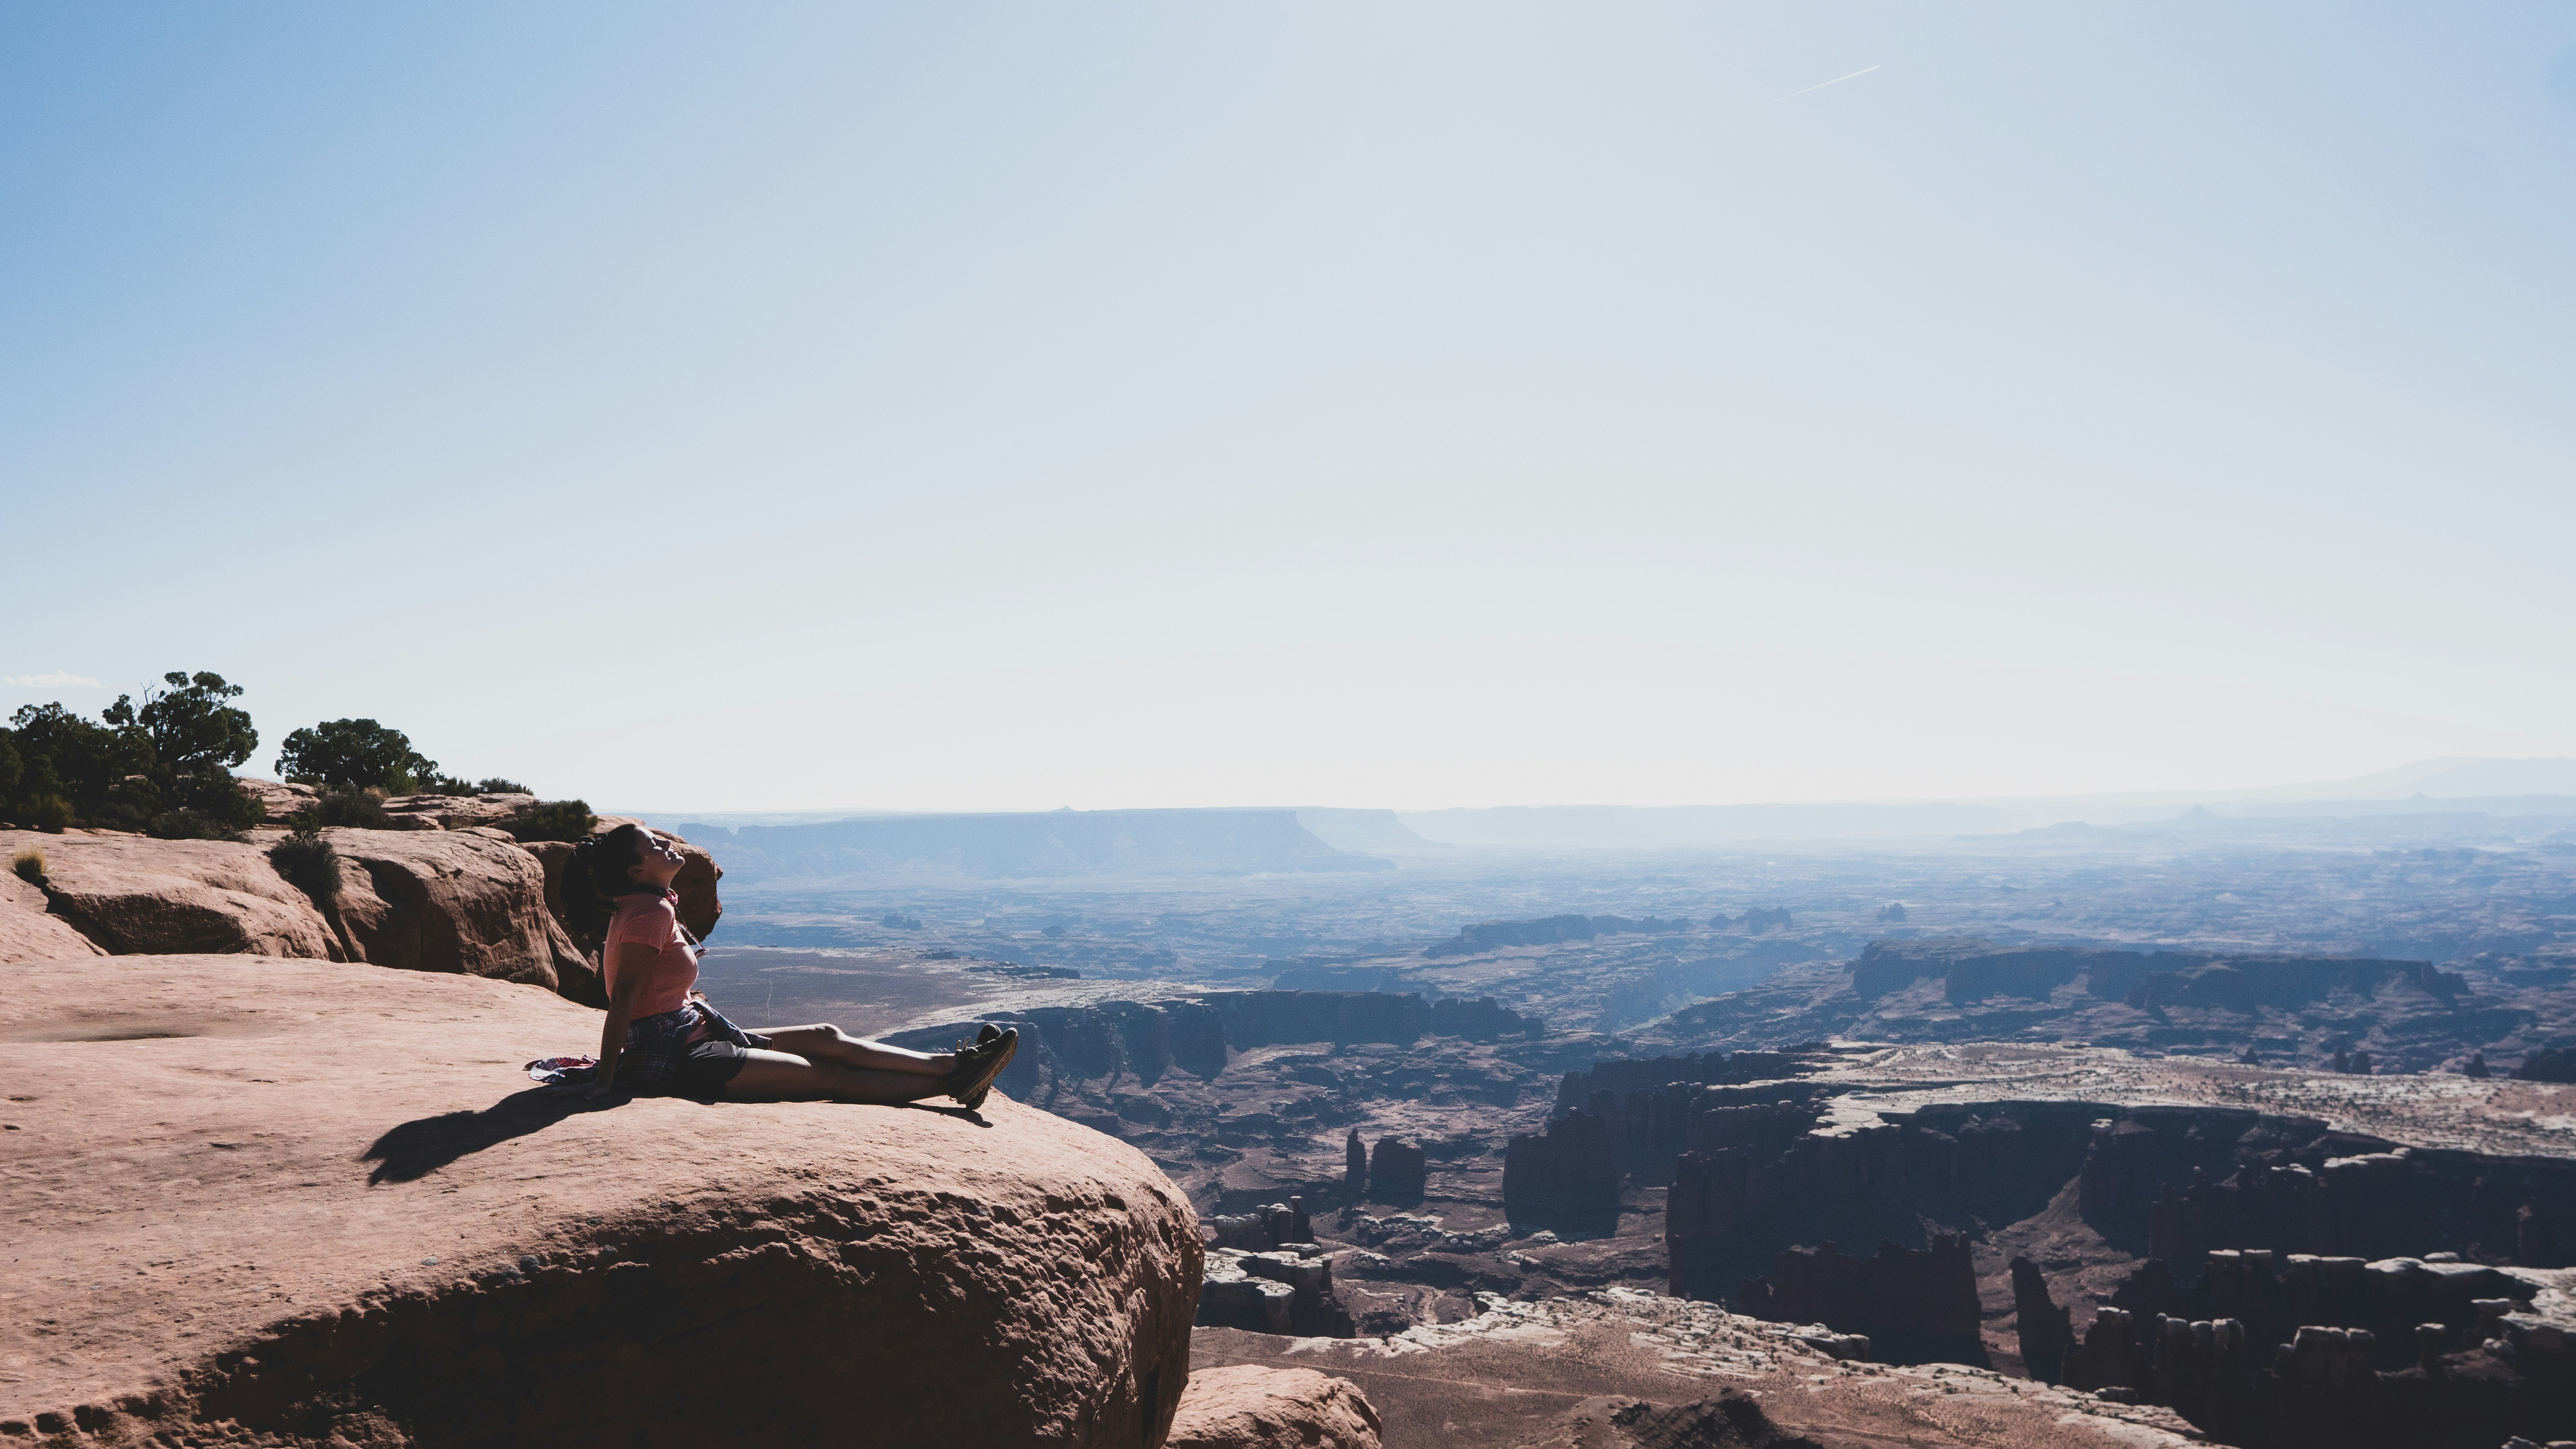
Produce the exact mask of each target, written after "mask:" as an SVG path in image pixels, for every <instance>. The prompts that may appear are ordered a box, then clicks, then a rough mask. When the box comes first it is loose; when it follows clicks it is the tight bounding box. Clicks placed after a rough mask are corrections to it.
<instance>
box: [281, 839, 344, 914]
mask: <svg viewBox="0 0 2576 1449" xmlns="http://www.w3.org/2000/svg"><path fill="white" fill-rule="evenodd" d="M268 863H269V864H270V865H272V866H275V867H276V868H277V873H278V875H279V876H280V877H282V878H283V879H284V880H285V881H286V883H287V884H288V885H291V886H293V887H295V888H296V889H297V890H300V891H302V892H304V893H305V894H306V895H308V896H311V897H312V898H313V899H315V900H316V901H327V900H331V899H333V898H334V897H336V896H338V895H339V894H340V852H338V851H337V850H334V849H332V848H331V842H329V841H327V840H324V839H323V838H322V837H321V836H319V835H316V834H314V833H312V832H310V831H298V832H297V833H295V834H293V835H290V836H288V837H286V838H285V839H284V840H281V841H279V842H277V843H276V844H275V845H272V846H270V847H269V848H268Z"/></svg>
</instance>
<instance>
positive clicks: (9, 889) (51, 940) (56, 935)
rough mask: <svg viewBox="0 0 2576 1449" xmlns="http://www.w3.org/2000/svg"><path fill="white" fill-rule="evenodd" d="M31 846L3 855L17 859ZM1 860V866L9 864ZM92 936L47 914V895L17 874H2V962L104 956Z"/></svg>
mask: <svg viewBox="0 0 2576 1449" xmlns="http://www.w3.org/2000/svg"><path fill="white" fill-rule="evenodd" d="M29 848H31V847H28V846H24V845H20V846H13V847H10V848H8V849H7V850H6V851H5V852H0V855H5V856H6V857H8V858H12V859H14V858H15V857H16V855H17V854H18V852H19V851H22V850H26V849H29ZM6 863H7V861H6V860H0V864H6ZM106 954H107V952H106V951H104V950H103V949H101V948H100V947H99V946H98V945H97V944H96V943H95V942H93V941H91V940H90V938H89V937H87V936H84V935H82V934H81V933H80V932H78V931H75V930H73V929H72V928H71V923H70V922H68V921H65V920H64V919H63V918H62V917H60V916H55V915H48V914H46V910H45V893H44V892H43V891H41V890H39V889H37V888H36V887H34V886H32V885H29V884H28V883H27V882H25V881H23V880H20V879H19V878H18V876H17V873H16V872H15V871H9V872H6V873H0V963H6V962H10V961H49V960H54V959H57V958H60V957H65V956H104V955H106Z"/></svg>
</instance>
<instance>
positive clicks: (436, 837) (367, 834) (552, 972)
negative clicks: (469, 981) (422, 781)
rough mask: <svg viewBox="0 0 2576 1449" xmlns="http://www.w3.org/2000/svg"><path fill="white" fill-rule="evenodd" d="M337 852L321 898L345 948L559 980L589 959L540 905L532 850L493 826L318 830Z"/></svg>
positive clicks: (481, 972)
mask: <svg viewBox="0 0 2576 1449" xmlns="http://www.w3.org/2000/svg"><path fill="white" fill-rule="evenodd" d="M322 835H323V838H324V839H326V840H328V841H330V842H331V845H332V848H333V849H335V850H337V851H338V852H339V855H340V895H339V898H338V899H337V900H336V901H333V902H329V903H327V904H328V906H329V907H330V909H329V911H328V912H327V914H329V915H331V916H334V917H336V919H335V920H334V922H333V924H335V925H336V926H339V927H341V928H342V929H343V935H342V937H341V939H342V942H343V945H344V946H345V947H349V948H353V949H350V950H349V951H348V954H349V955H350V956H352V957H354V958H355V959H357V960H361V961H365V962H368V963H370V964H372V965H377V966H392V967H396V968H398V969H401V970H405V971H454V972H459V973H462V974H464V975H468V976H493V977H498V978H500V979H502V980H505V981H524V982H527V983H529V984H530V985H535V986H542V987H545V988H546V989H547V990H549V991H552V990H558V989H561V988H562V987H563V986H564V984H565V982H566V981H567V979H577V978H578V976H579V975H580V974H583V973H587V972H588V970H589V966H588V964H587V963H586V962H584V961H583V960H582V958H581V954H580V952H578V951H577V950H575V949H574V947H573V944H572V939H571V938H570V937H569V936H567V935H565V934H564V930H563V927H562V925H561V924H560V923H559V922H557V921H556V919H555V916H554V914H553V912H551V911H549V910H547V909H546V906H545V873H544V870H543V868H542V867H540V866H539V865H538V863H537V861H536V858H535V857H533V856H531V855H529V854H528V852H527V851H526V850H524V849H521V848H520V846H519V844H518V843H517V842H516V841H513V840H511V839H510V838H509V837H508V836H506V835H503V834H502V833H501V832H499V831H497V830H482V829H468V830H438V831H417V832H415V831H400V832H397V831H386V830H326V831H324V832H322Z"/></svg>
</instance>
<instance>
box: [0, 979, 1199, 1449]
mask: <svg viewBox="0 0 2576 1449" xmlns="http://www.w3.org/2000/svg"><path fill="white" fill-rule="evenodd" d="M9 976H10V990H9V991H8V992H7V993H5V994H0V1099H5V1100H0V1222H5V1223H6V1225H7V1244H6V1246H7V1252H6V1253H5V1254H0V1259H5V1261H0V1445H5V1444H7V1443H9V1442H12V1441H13V1439H14V1440H20V1441H23V1440H26V1439H28V1438H30V1437H32V1436H44V1435H52V1434H57V1433H64V1434H70V1433H74V1432H76V1431H85V1432H87V1433H89V1434H92V1435H95V1436H98V1438H99V1439H101V1440H103V1441H112V1440H114V1439H116V1438H118V1437H119V1436H123V1437H126V1438H141V1437H147V1436H150V1435H155V1434H164V1433H166V1434H169V1435H171V1436H173V1442H175V1441H176V1439H177V1438H181V1437H185V1436H189V1435H196V1436H199V1437H202V1438H207V1439H222V1438H252V1439H256V1440H257V1441H258V1442H262V1443H270V1444H310V1445H317V1446H318V1445H323V1444H408V1443H460V1442H469V1441H471V1442H485V1443H529V1444H566V1445H573V1444H591V1443H608V1442H615V1443H618V1444H627V1443H636V1442H647V1441H648V1440H649V1442H652V1443H657V1444H658V1443H709V1444H714V1443H743V1442H753V1441H758V1442H763V1443H779V1444H805V1443H821V1442H826V1441H829V1442H832V1443H836V1444H837V1443H887V1444H929V1443H945V1444H1049V1445H1094V1444H1098V1445H1111V1444H1115V1445H1121V1446H1130V1445H1137V1444H1153V1443H1157V1442H1159V1441H1160V1440H1161V1438H1162V1435H1163V1432H1164V1431H1165V1429H1166V1427H1167V1425H1168V1423H1169V1419H1170V1415H1171V1413H1172V1410H1173V1408H1174V1406H1175V1405H1176V1404H1177V1403H1178V1401H1179V1398H1180V1394H1181V1390H1182V1386H1183V1383H1184V1381H1185V1380H1186V1377H1187V1374H1188V1353H1189V1339H1190V1320H1191V1317H1192V1315H1193V1312H1194V1310H1195V1307H1196V1302H1197V1294H1198V1284H1199V1278H1200V1274H1201V1250H1200V1247H1199V1237H1198V1230H1197V1224H1196V1222H1195V1220H1194V1219H1193V1218H1192V1216H1191V1213H1190V1210H1189V1207H1188V1204H1187V1203H1186V1202H1185V1201H1184V1200H1183V1199H1182V1198H1181V1196H1180V1194H1179V1193H1178V1192H1177V1191H1175V1190H1174V1189H1173V1188H1172V1187H1171V1185H1170V1184H1169V1183H1168V1182H1167V1181H1166V1180H1165V1179H1164V1177H1163V1175H1162V1174H1161V1173H1160V1172H1158V1171H1157V1170H1155V1168H1154V1166H1153V1165H1152V1164H1151V1163H1150V1162H1148V1161H1147V1160H1146V1159H1145V1158H1144V1157H1143V1156H1142V1155H1140V1154H1139V1153H1137V1152H1136V1151H1135V1150H1134V1149H1132V1148H1129V1147H1127V1146H1125V1145H1124V1144H1121V1143H1119V1142H1117V1141H1115V1140H1113V1139H1111V1138H1107V1137H1103V1136H1101V1135H1099V1134H1097V1133H1094V1132H1091V1131H1089V1130H1087V1129H1084V1128H1081V1127H1077V1126H1075V1125H1073V1124H1071V1123H1068V1122H1065V1121H1063V1120H1062V1119H1060V1118H1056V1117H1053V1116H1050V1115H1048V1114H1046V1113H1043V1112H1039V1111H1036V1110H1034V1109H1030V1108H1026V1107H1022V1106H1019V1105H1017V1104H1015V1103H1012V1102H1009V1101H1008V1100H1006V1099H1003V1098H1001V1097H999V1096H998V1095H997V1096H996V1097H995V1098H994V1099H993V1100H992V1101H991V1102H990V1103H988V1104H987V1106H986V1108H985V1110H984V1113H983V1116H982V1120H980V1121H979V1120H976V1119H975V1118H972V1117H970V1116H968V1115H966V1114H963V1113H958V1112H941V1111H928V1110H919V1109H899V1108H886V1107H859V1106H844V1105H835V1104H828V1103H781V1104H758V1105H751V1104H730V1103H728V1104H719V1105H714V1106H701V1105H698V1104H695V1103H691V1102H686V1101H680V1100H676V1099H671V1098H645V1099H636V1100H630V1101H625V1102H621V1103H617V1104H615V1105H604V1106H603V1105H596V1104H584V1103H580V1102H577V1101H576V1102H565V1101H562V1100H559V1099H553V1098H549V1097H546V1096H545V1095H543V1094H542V1093H541V1092H538V1091H536V1090H534V1089H532V1088H531V1086H530V1084H529V1083H528V1081H527V1078H526V1077H525V1075H524V1074H523V1073H522V1072H521V1070H520V1068H521V1066H522V1064H523V1063H525V1062H526V1061H528V1060H529V1059H530V1058H533V1057H538V1056H543V1055H551V1054H554V1053H558V1052H572V1051H581V1050H585V1049H589V1048H590V1047H592V1046H593V1045H594V1039H595V1037H596V1035H597V1022H598V1018H597V1016H596V1015H594V1014H593V1013H591V1012H589V1011H588V1010H586V1009H584V1008H582V1007H579V1006H576V1005H574V1004H572V1003H570V1002H567V1001H564V1000H562V999H561V998H559V997H556V996H553V995H551V994H549V993H547V992H545V991H542V990H539V989H537V988H534V987H530V986H525V985H517V984H512V983H508V982H502V981H495V980H490V979H485V978H479V977H473V976H460V975H439V974H429V973H421V972H405V971H394V970H387V969H383V968H380V967H373V966H367V965H361V964H338V963H330V962H322V961H306V960H278V959H270V958H261V957H252V956H122V957H107V958H91V959H88V960H82V961H58V962H34V963H23V964H18V965H13V966H11V967H10V968H9ZM335 1436H336V1437H335ZM76 1442H89V1441H87V1440H79V1441H76Z"/></svg>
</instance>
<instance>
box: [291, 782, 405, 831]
mask: <svg viewBox="0 0 2576 1449" xmlns="http://www.w3.org/2000/svg"><path fill="white" fill-rule="evenodd" d="M306 813H309V814H310V815H311V817H312V822H313V825H314V826H316V827H318V826H323V825H348V826H355V827H356V828H358V829H360V830H384V829H387V828H389V827H390V826H391V825H392V823H393V822H392V821H391V820H389V819H388V818H387V817H386V815H385V792H384V791H383V790H382V789H367V790H326V791H324V792H323V793H322V794H321V795H320V796H318V797H317V798H316V799H315V800H314V802H313V809H312V810H311V811H310V812H299V813H298V814H297V816H296V820H297V821H301V820H303V819H304V818H305V814H306ZM290 823H293V822H290ZM297 828H298V829H303V828H305V827H303V826H302V825H300V824H299V825H297Z"/></svg>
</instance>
